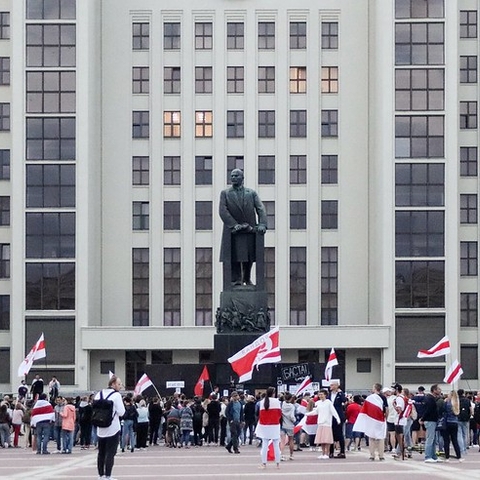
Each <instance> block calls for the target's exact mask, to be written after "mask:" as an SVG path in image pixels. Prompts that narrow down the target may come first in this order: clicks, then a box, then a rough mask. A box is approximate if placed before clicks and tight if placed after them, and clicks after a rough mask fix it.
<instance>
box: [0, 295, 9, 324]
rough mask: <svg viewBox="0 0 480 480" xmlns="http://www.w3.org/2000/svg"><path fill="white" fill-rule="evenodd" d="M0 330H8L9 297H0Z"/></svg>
mask: <svg viewBox="0 0 480 480" xmlns="http://www.w3.org/2000/svg"><path fill="white" fill-rule="evenodd" d="M0 330H10V295H0Z"/></svg>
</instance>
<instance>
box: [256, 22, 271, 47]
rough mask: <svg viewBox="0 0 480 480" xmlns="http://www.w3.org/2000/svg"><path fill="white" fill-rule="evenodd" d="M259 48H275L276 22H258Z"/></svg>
mask: <svg viewBox="0 0 480 480" xmlns="http://www.w3.org/2000/svg"><path fill="white" fill-rule="evenodd" d="M258 49H259V50H274V49H275V22H258Z"/></svg>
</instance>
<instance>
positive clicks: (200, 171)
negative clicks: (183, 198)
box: [195, 155, 213, 185]
mask: <svg viewBox="0 0 480 480" xmlns="http://www.w3.org/2000/svg"><path fill="white" fill-rule="evenodd" d="M212 172H213V159H212V157H210V156H208V157H205V156H202V155H197V156H196V157H195V185H211V184H212Z"/></svg>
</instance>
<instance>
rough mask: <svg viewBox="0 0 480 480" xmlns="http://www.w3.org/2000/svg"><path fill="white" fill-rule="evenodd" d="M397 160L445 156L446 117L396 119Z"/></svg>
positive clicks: (420, 116)
mask: <svg viewBox="0 0 480 480" xmlns="http://www.w3.org/2000/svg"><path fill="white" fill-rule="evenodd" d="M395 156H396V157H397V158H438V157H443V156H444V117H443V116H441V115H428V116H426V115H416V116H406V115H405V116H396V117H395Z"/></svg>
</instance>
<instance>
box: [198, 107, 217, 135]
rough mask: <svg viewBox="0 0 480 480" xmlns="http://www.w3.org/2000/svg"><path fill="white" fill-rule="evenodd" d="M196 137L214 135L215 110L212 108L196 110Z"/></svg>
mask: <svg viewBox="0 0 480 480" xmlns="http://www.w3.org/2000/svg"><path fill="white" fill-rule="evenodd" d="M195 137H197V138H202V137H203V138H205V137H213V112H212V111H211V110H197V111H196V112H195Z"/></svg>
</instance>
